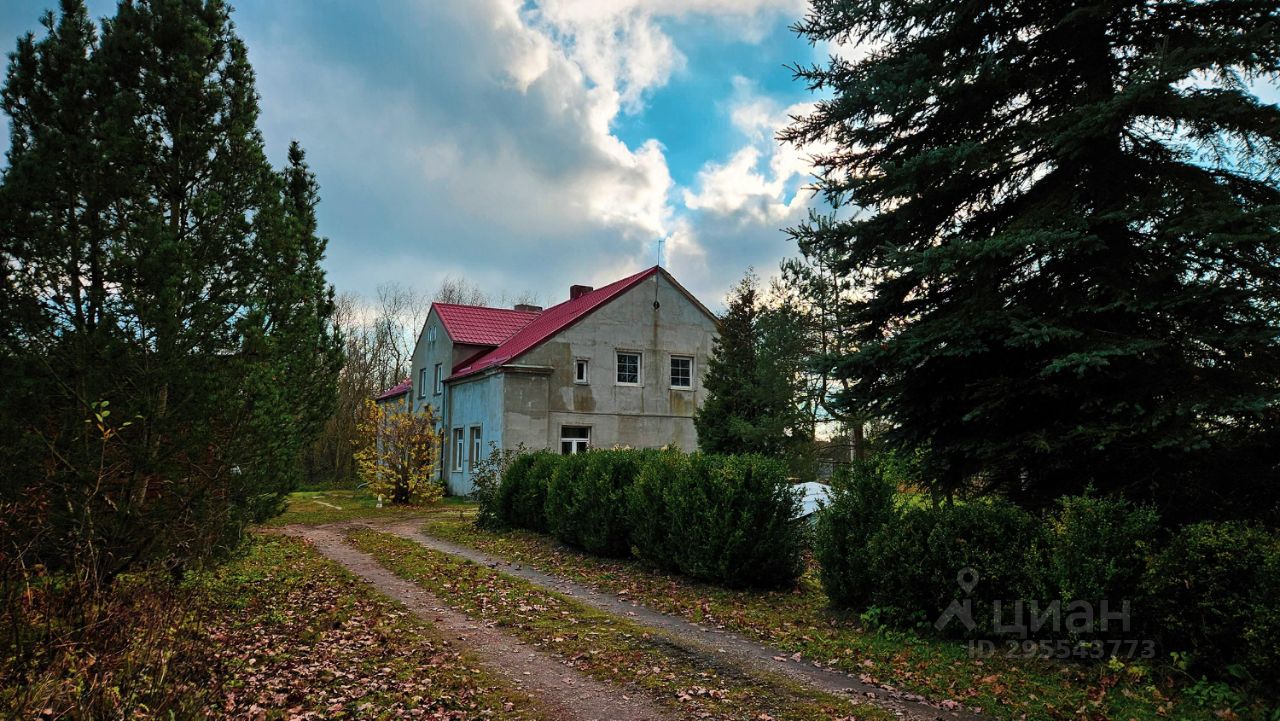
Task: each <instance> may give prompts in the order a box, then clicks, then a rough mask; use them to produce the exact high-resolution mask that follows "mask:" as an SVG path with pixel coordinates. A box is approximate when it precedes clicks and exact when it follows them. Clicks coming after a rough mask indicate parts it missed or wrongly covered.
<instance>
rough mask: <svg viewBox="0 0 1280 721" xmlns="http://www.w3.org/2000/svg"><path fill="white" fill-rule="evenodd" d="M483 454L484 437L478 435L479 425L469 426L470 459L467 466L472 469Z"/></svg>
mask: <svg viewBox="0 0 1280 721" xmlns="http://www.w3.org/2000/svg"><path fill="white" fill-rule="evenodd" d="M483 455H484V439H483V438H482V437H481V435H480V426H471V460H470V462H469V463H467V468H468V469H470V470H473V471H474V470H475V469H476V464H477V463H479V462H480V458H481V456H483Z"/></svg>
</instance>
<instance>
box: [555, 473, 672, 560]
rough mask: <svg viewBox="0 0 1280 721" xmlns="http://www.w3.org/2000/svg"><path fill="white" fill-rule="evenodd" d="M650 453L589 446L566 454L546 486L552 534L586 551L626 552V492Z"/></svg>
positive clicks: (620, 554)
mask: <svg viewBox="0 0 1280 721" xmlns="http://www.w3.org/2000/svg"><path fill="white" fill-rule="evenodd" d="M653 455H655V453H654V452H653V451H634V450H592V451H588V452H586V453H579V454H576V455H572V456H565V457H564V460H562V461H561V462H560V465H559V466H558V467H557V468H556V471H555V473H554V475H552V477H551V485H550V487H549V488H548V489H547V525H548V526H549V527H550V529H551V533H552V534H554V535H555V537H556V538H558V539H560V540H561V541H563V542H564V543H568V544H570V545H574V546H579V547H581V548H582V549H584V550H586V551H588V552H590V553H595V554H598V555H602V556H613V557H617V558H621V557H625V556H627V555H629V554H630V552H631V538H630V535H631V534H630V527H629V522H628V521H629V519H628V516H627V497H628V492H629V490H630V488H631V485H632V484H633V483H635V481H636V478H638V477H639V476H640V469H641V468H642V467H643V465H644V464H645V462H646V461H647V460H648V459H649V458H650V457H652V456H653Z"/></svg>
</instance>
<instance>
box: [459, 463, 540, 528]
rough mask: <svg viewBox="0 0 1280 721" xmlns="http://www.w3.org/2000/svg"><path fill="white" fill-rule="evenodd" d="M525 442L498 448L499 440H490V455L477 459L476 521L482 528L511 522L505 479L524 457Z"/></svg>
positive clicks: (474, 480)
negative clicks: (506, 508) (504, 497)
mask: <svg viewBox="0 0 1280 721" xmlns="http://www.w3.org/2000/svg"><path fill="white" fill-rule="evenodd" d="M525 455H527V453H526V452H525V448H524V444H523V443H522V444H520V445H519V446H518V447H517V448H515V449H513V450H509V449H506V448H498V444H497V443H494V442H493V441H489V455H488V456H486V457H485V458H482V459H480V460H479V461H478V462H477V463H476V467H475V470H474V471H473V473H472V475H471V480H472V483H473V484H474V485H475V490H473V491H472V492H471V499H472V500H474V501H475V502H476V506H477V509H476V525H477V526H479V527H480V528H487V529H490V530H495V529H499V528H503V527H504V526H506V525H507V516H506V515H505V514H504V511H503V509H502V505H501V503H502V481H503V478H504V477H505V476H506V474H507V469H508V468H509V467H510V466H511V464H512V463H513V462H515V461H516V460H517V459H519V458H523V457H524V456H525Z"/></svg>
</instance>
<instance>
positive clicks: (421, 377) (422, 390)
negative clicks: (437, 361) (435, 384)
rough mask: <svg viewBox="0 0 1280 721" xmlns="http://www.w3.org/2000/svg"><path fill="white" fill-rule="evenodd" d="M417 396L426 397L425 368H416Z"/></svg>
mask: <svg viewBox="0 0 1280 721" xmlns="http://www.w3.org/2000/svg"><path fill="white" fill-rule="evenodd" d="M418 397H419V398H426V397H427V369H426V368H419V369H418Z"/></svg>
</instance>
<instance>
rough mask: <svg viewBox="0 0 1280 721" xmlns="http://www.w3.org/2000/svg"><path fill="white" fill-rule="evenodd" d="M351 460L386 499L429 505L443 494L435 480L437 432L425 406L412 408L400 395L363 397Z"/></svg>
mask: <svg viewBox="0 0 1280 721" xmlns="http://www.w3.org/2000/svg"><path fill="white" fill-rule="evenodd" d="M355 458H356V467H357V468H358V470H359V472H360V475H361V477H362V478H364V479H365V481H366V482H367V483H368V484H369V490H370V491H371V492H373V493H376V494H378V495H379V496H384V497H386V498H388V499H389V500H390V501H391V502H392V503H396V504H409V503H413V504H425V503H433V502H435V501H438V500H440V497H441V496H443V495H444V488H443V487H442V486H441V485H440V483H439V482H438V481H437V480H436V471H437V469H438V468H439V463H440V434H439V432H438V431H436V417H435V413H433V412H432V411H431V408H430V406H428V407H427V408H425V409H424V410H422V411H420V412H414V411H412V410H410V409H409V408H408V407H407V406H406V405H405V401H404V399H403V398H402V399H401V400H399V401H397V402H395V403H375V402H373V401H368V402H367V403H366V404H365V409H364V414H363V416H362V417H361V419H360V423H359V425H358V432H357V437H356V452H355Z"/></svg>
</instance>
